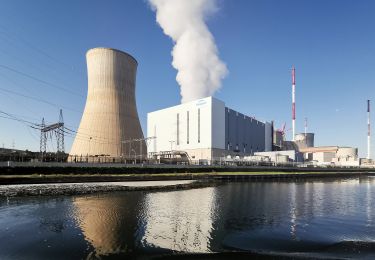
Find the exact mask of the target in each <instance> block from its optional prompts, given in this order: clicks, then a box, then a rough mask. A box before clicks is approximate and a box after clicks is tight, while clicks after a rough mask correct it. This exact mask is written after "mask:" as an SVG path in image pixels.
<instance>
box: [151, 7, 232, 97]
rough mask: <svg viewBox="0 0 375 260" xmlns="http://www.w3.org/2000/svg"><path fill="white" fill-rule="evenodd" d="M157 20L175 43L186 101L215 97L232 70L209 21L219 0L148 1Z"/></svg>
mask: <svg viewBox="0 0 375 260" xmlns="http://www.w3.org/2000/svg"><path fill="white" fill-rule="evenodd" d="M148 1H149V3H150V5H151V7H152V8H153V10H154V11H155V12H156V21H157V22H158V23H159V25H160V26H161V28H162V29H163V31H164V33H165V34H166V35H168V36H169V37H171V38H172V40H173V42H174V43H175V45H174V47H173V50H172V56H173V62H172V66H173V67H174V68H175V69H176V70H177V76H176V80H177V82H178V84H179V85H180V86H181V92H180V93H181V96H182V100H181V102H182V103H185V102H189V101H192V100H195V99H199V98H203V97H207V96H211V95H213V94H214V93H215V91H216V90H218V89H219V88H220V87H221V80H222V79H223V78H224V77H225V76H226V74H227V73H228V71H227V67H226V65H225V64H224V63H223V62H222V61H221V60H220V59H219V57H218V50H217V47H216V45H215V41H214V37H213V36H212V34H211V33H210V31H209V30H208V28H207V25H206V23H205V18H206V17H207V15H209V14H212V13H214V12H215V11H216V10H217V6H216V0H148Z"/></svg>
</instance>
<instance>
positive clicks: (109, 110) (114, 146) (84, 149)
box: [70, 48, 146, 161]
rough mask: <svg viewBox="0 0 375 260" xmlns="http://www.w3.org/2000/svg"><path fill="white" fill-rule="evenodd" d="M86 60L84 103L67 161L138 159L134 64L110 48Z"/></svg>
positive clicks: (143, 151) (140, 146)
mask: <svg viewBox="0 0 375 260" xmlns="http://www.w3.org/2000/svg"><path fill="white" fill-rule="evenodd" d="M86 60H87V73H88V92H87V100H86V105H85V109H84V112H83V115H82V119H81V123H80V125H79V129H78V132H77V135H76V137H75V140H74V143H73V146H72V149H71V151H70V160H75V161H76V160H78V161H79V160H81V161H82V157H83V158H86V159H84V160H86V161H87V157H88V158H89V159H88V160H89V161H91V160H95V161H98V160H100V158H102V160H103V159H106V160H108V157H109V158H111V159H112V160H117V159H118V158H131V159H135V158H141V155H142V156H144V155H145V154H146V145H145V142H144V140H139V139H142V138H143V133H142V129H141V125H140V123H139V118H138V113H137V106H136V101H135V79H136V70H137V61H136V60H135V59H134V58H133V57H132V56H130V55H129V54H127V53H125V52H122V51H119V50H114V49H110V48H94V49H91V50H89V51H88V52H87V54H86ZM134 139H138V140H134ZM103 157H104V158H103ZM73 158H74V159H73ZM93 158H96V159H93Z"/></svg>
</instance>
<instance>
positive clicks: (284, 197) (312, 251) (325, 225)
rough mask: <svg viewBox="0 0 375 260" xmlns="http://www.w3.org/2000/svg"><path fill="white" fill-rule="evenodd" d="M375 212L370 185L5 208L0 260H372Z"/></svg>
mask: <svg viewBox="0 0 375 260" xmlns="http://www.w3.org/2000/svg"><path fill="white" fill-rule="evenodd" d="M374 206H375V178H373V177H361V178H350V179H329V180H328V179H324V180H323V179H315V180H304V181H288V182H286V181H283V182H270V181H263V182H223V183H218V185H217V186H214V187H207V188H199V189H191V190H179V191H165V192H161V191H157V192H156V191H155V192H152V191H147V192H145V191H132V192H112V193H105V194H95V195H92V194H91V195H85V196H82V195H80V196H58V197H11V198H1V199H0V259H106V258H110V259H116V258H120V257H121V258H124V257H126V256H129V255H131V256H135V255H137V256H139V255H143V256H152V255H162V254H178V253H189V254H195V253H211V252H240V251H241V252H242V251H246V252H257V253H262V254H276V255H279V256H280V255H283V256H292V257H296V256H310V257H313V258H315V257H322V258H326V257H338V258H352V257H354V258H368V259H374V258H375V209H374ZM234 254H235V253H234ZM174 256H176V255H174Z"/></svg>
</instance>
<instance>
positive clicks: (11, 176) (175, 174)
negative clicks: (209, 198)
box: [0, 171, 338, 179]
mask: <svg viewBox="0 0 375 260" xmlns="http://www.w3.org/2000/svg"><path fill="white" fill-rule="evenodd" d="M322 173H324V174H327V175H330V174H337V173H338V172H277V171H276V172H261V171H257V172H201V173H150V174H147V173H142V174H139V173H133V174H129V173H126V174H17V175H0V179H8V178H9V179H11V178H59V177H60V178H64V177H154V176H165V177H170V176H186V175H188V176H202V175H216V176H223V175H293V174H295V175H305V174H322Z"/></svg>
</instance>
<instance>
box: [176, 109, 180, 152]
mask: <svg viewBox="0 0 375 260" xmlns="http://www.w3.org/2000/svg"><path fill="white" fill-rule="evenodd" d="M176 142H177V145H180V114H179V113H177V139H176Z"/></svg>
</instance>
